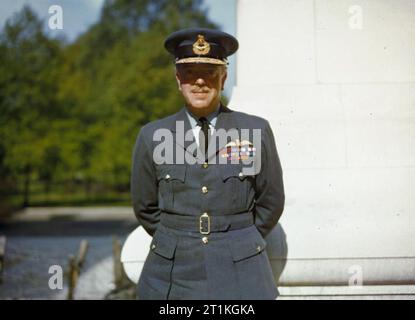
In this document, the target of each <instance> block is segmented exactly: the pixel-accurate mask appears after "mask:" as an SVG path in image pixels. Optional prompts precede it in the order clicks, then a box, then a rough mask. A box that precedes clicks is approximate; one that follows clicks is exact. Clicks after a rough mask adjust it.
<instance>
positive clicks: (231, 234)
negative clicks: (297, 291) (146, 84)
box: [131, 106, 285, 299]
mask: <svg viewBox="0 0 415 320" xmlns="http://www.w3.org/2000/svg"><path fill="white" fill-rule="evenodd" d="M178 123H182V124H183V126H184V132H187V131H188V130H191V127H190V122H189V120H188V118H187V115H186V112H185V108H182V109H181V110H180V111H179V112H178V113H176V114H174V115H171V116H169V117H166V118H164V119H161V120H157V121H154V122H151V123H148V124H146V125H145V126H143V127H142V129H141V130H140V133H139V135H138V138H137V141H136V144H135V147H134V152H133V158H132V177H131V193H132V202H133V208H134V212H135V214H136V216H137V218H138V220H139V222H140V224H141V225H142V226H143V228H144V229H145V230H146V231H147V232H148V233H149V234H150V235H151V236H153V240H152V243H151V246H150V248H151V250H150V251H149V254H148V256H147V259H146V262H145V264H144V267H143V270H142V273H141V276H140V280H139V282H138V286H137V294H138V298H139V299H274V298H275V297H276V295H277V288H276V286H275V281H274V277H273V274H272V270H271V266H270V263H269V260H268V256H267V253H266V251H265V250H264V249H265V246H266V241H265V240H264V237H265V236H266V235H267V234H268V233H269V232H270V231H271V230H272V229H273V227H274V226H275V225H276V224H277V222H278V220H279V218H280V216H281V214H282V212H283V208H284V199H285V196H284V187H283V179H282V170H281V164H280V161H279V157H278V154H277V149H276V145H275V141H274V135H273V132H272V130H271V127H270V125H269V123H268V121H266V120H265V119H263V118H260V117H257V116H252V115H248V114H245V113H242V112H236V111H232V110H230V109H229V108H227V107H224V106H221V107H220V110H219V114H218V118H217V122H216V126H215V130H218V129H224V130H231V129H234V130H237V131H238V132H241V131H240V130H241V129H250V130H251V131H250V132H252V130H253V129H260V144H261V145H260V146H258V145H256V147H260V148H257V149H258V150H259V149H260V155H261V157H260V170H259V171H258V172H247V173H246V172H243V170H242V169H243V167H242V165H241V164H231V163H229V164H208V165H206V164H205V165H201V164H200V163H195V164H186V162H185V163H180V164H178V159H179V158H178V157H177V153H176V152H178V153H180V152H181V153H182V154H186V152H188V153H189V154H190V156H195V152H194V150H191V148H190V145H191V144H192V143H193V142H194V141H186V140H185V141H183V139H179V138H178V137H176V136H174V135H173V137H174V140H173V143H172V146H173V147H174V150H175V151H174V152H175V156H174V162H173V163H167V164H166V163H159V160H157V155H155V154H156V153H155V149H156V148H157V146H160V141H156V140H158V138H157V133H156V130H157V129H165V130H167V131H165V132H171V133H173V134H175V133H176V132H177V131H178V126H177V124H178ZM162 132H163V131H162ZM257 132H258V131H257ZM155 137H156V138H155ZM227 141H229V139H228V140H227ZM225 142H226V141H225ZM251 142H252V141H251ZM254 147H255V143H254ZM176 150H177V151H176ZM224 150H225V152H223V151H224ZM209 152H212V153H211V154H210V155H213V157H216V158H218V157H219V154H222V156H224V157H226V155H227V153H226V146H225V145H224V144H223V143H222V144H220V143H219V145H218V146H215V148H213V149H211V150H210V151H209ZM224 153H225V155H223V154H224ZM189 154H188V155H186V156H189ZM229 155H230V153H229ZM153 156H154V157H153ZM218 162H219V161H218ZM241 172H242V173H241ZM205 212H207V213H208V214H209V216H210V217H212V219H214V218H215V216H227V215H237V214H241V213H244V214H247V213H248V214H250V213H252V215H253V224H252V225H251V226H248V227H245V228H241V229H237V230H226V229H224V230H222V231H221V232H212V233H210V234H209V235H207V236H205V235H202V234H200V232H199V230H198V226H197V225H195V230H194V231H191V230H190V231H189V230H186V231H183V230H176V229H175V228H170V227H166V226H165V225H163V217H166V215H168V216H167V217H173V219H176V218H177V219H178V218H180V216H195V217H199V216H200V215H201V214H202V213H205ZM170 220H171V219H170ZM203 236H204V237H205V239H204V240H206V239H207V240H206V241H202V238H203Z"/></svg>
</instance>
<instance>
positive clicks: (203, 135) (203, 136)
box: [199, 117, 210, 156]
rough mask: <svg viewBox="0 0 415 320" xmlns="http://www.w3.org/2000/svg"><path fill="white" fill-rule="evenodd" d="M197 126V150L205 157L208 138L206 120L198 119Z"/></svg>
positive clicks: (207, 122) (203, 118) (207, 123)
mask: <svg viewBox="0 0 415 320" xmlns="http://www.w3.org/2000/svg"><path fill="white" fill-rule="evenodd" d="M199 125H200V127H201V129H200V131H199V148H200V150H201V151H202V152H204V155H205V156H206V154H207V149H208V146H209V138H210V132H209V121H208V119H206V118H205V117H201V118H199Z"/></svg>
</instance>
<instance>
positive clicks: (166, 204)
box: [157, 165, 186, 210]
mask: <svg viewBox="0 0 415 320" xmlns="http://www.w3.org/2000/svg"><path fill="white" fill-rule="evenodd" d="M157 180H158V187H159V207H160V208H161V209H164V210H171V209H173V208H174V198H175V194H177V193H179V192H182V191H184V183H185V180H186V166H185V165H162V166H159V167H158V168H157Z"/></svg>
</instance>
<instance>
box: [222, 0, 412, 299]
mask: <svg viewBox="0 0 415 320" xmlns="http://www.w3.org/2000/svg"><path fill="white" fill-rule="evenodd" d="M236 36H237V38H238V40H239V42H240V49H239V51H238V53H237V57H236V61H237V62H236V63H237V67H236V75H237V80H236V83H237V84H236V87H235V88H234V90H233V95H232V97H231V101H230V107H231V108H232V109H234V110H237V111H243V112H247V113H250V114H255V115H259V116H262V117H264V118H266V119H268V120H269V121H270V123H271V125H272V127H273V130H274V134H275V138H276V142H277V148H278V152H279V155H280V158H281V162H282V165H283V170H284V180H285V187H286V208H285V211H284V214H283V217H282V218H281V220H280V222H281V226H282V228H283V230H284V232H285V234H286V248H288V252H287V256H286V258H287V260H285V257H280V256H281V255H284V254H281V252H280V251H281V250H278V249H275V250H274V249H273V248H271V249H270V251H269V252H270V255H271V260H272V261H273V263H274V266H277V265H279V264H280V263H282V264H285V268H284V270H283V273H282V275H281V277H280V284H281V285H282V287H285V286H296V287H304V286H314V287H321V286H327V285H343V286H345V287H344V288H343V289H344V290H343V291H342V290H340V291H341V292H343V293H344V294H349V293H350V292H351V289H350V287H347V285H348V283H349V282H350V281H351V282H353V281H354V280H356V279H355V278H356V277H357V278H359V277H360V276H361V279H362V280H363V285H367V286H370V285H382V286H385V287H376V288H377V289H376V290H378V291H376V290H375V291H376V292H377V294H379V292H380V293H383V294H385V295H388V294H394V293H397V292H402V290H404V289H405V290H406V291H405V290H404V292H405V293H406V294H407V295H410V294H415V288H414V287H411V286H409V287H408V285H411V284H415V191H414V190H415V1H411V0H397V1H390V0H366V1H363V0H353V1H348V0H343V1H331V0H314V1H313V0H295V1H293V0H238V3H237V35H236ZM275 237H277V236H275ZM280 239H281V238H280ZM271 240H272V239H271ZM271 240H270V242H272V241H271ZM274 240H275V239H274ZM277 242H278V241H277ZM278 245H279V246H280V247H281V248H285V244H281V243H279V244H278V243H275V244H272V245H271V247H275V246H278ZM282 251H284V250H282ZM281 258H282V260H281ZM357 282H359V281H357ZM355 283H356V281H355ZM392 285H395V286H392ZM396 285H399V286H396ZM367 288H369V287H366V286H365V290H366V289H367ZM379 288H384V289H379ZM402 288H404V289H402ZM285 290H286V291H285V292H288V293H292V294H295V293H293V292H294V291H295V290H294V291H293V289H292V288H291V289H290V290H288V288H286V289H285ZM304 290H305V289H304ZM304 290H303V291H301V290H300V291H297V293H298V292H308V294H310V295H312V293H310V291H307V290H305V291H304ZM319 290H321V288H320V289H319ZM353 290H354V289H353ZM353 290H352V291H353ZM362 290H363V289H362ZM379 290H380V291H379ZM375 291H361V293H362V295H365V294H367V295H370V294H371V293H372V294H374V293H373V292H375ZM313 292H314V293H315V292H316V291H313ZM320 292H322V291H320ZM353 292H355V291H353ZM364 292H365V293H364ZM282 293H284V292H282ZM326 293H327V292H326ZM332 294H334V293H332ZM336 294H338V292H337V293H336Z"/></svg>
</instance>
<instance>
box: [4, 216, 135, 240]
mask: <svg viewBox="0 0 415 320" xmlns="http://www.w3.org/2000/svg"><path fill="white" fill-rule="evenodd" d="M63 218H64V219H52V220H50V221H30V222H11V223H6V222H3V223H0V234H2V235H5V236H9V237H10V236H27V237H29V236H30V237H33V236H39V237H40V236H43V237H44V236H47V237H65V236H69V237H70V236H109V235H125V234H129V233H130V232H132V231H133V230H134V229H135V228H137V227H138V222H137V221H134V220H105V221H72V220H71V219H70V218H69V217H68V216H64V217H63Z"/></svg>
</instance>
